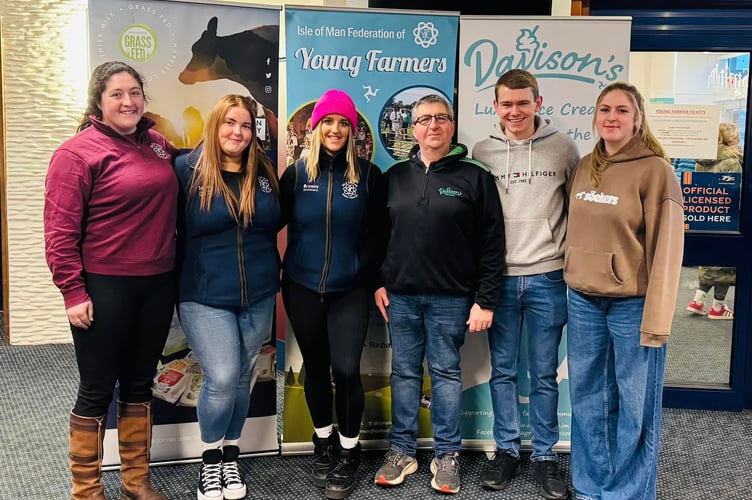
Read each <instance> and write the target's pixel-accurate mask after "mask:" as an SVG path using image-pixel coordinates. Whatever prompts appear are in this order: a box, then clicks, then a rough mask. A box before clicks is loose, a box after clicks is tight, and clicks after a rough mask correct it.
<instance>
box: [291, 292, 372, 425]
mask: <svg viewBox="0 0 752 500" xmlns="http://www.w3.org/2000/svg"><path fill="white" fill-rule="evenodd" d="M370 299H371V294H370V292H369V291H368V289H367V288H366V287H357V288H354V289H352V290H350V291H347V292H341V293H325V294H323V295H321V294H319V293H318V292H314V291H313V290H309V289H307V288H304V287H302V286H300V285H298V284H297V283H294V282H291V281H289V280H285V281H284V282H283V284H282V300H283V301H284V304H285V309H286V310H287V317H288V318H289V319H290V324H291V325H292V328H293V330H294V331H295V339H296V340H297V342H298V345H299V346H300V352H301V354H302V355H303V364H304V365H305V370H306V377H305V382H304V388H305V397H306V402H307V403H308V411H310V413H311V419H312V420H313V426H314V427H317V428H320V427H326V426H327V425H329V424H331V423H332V399H333V398H334V405H335V406H334V408H335V411H336V413H337V423H338V425H339V432H340V433H342V435H343V436H345V437H356V436H357V435H358V433H359V432H360V421H361V419H362V418H363V405H364V401H365V397H364V395H363V384H362V382H361V380H360V357H361V354H362V353H363V344H364V342H365V340H366V333H367V331H368V319H369V307H370V304H371V300H370ZM332 376H333V377H334V385H335V387H336V391H334V393H335V394H334V396H333V395H332Z"/></svg>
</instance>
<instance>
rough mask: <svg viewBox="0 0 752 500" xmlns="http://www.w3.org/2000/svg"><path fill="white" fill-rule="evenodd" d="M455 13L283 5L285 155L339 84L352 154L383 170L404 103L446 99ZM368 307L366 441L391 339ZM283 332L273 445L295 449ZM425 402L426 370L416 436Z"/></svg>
mask: <svg viewBox="0 0 752 500" xmlns="http://www.w3.org/2000/svg"><path fill="white" fill-rule="evenodd" d="M458 19H459V18H458V16H457V14H445V15H442V14H439V13H435V12H433V13H420V12H410V13H403V12H398V11H384V10H381V11H376V10H372V9H369V10H368V11H353V10H344V9H339V10H320V9H314V8H310V9H309V8H302V7H301V8H297V7H296V8H286V9H285V33H286V39H285V43H286V61H287V110H288V115H289V116H288V121H287V134H288V135H287V138H288V139H287V162H288V164H292V163H293V162H295V160H297V159H299V158H304V157H305V156H306V155H308V154H309V145H310V137H311V136H310V134H311V126H310V125H311V124H310V118H311V112H312V111H313V105H314V104H315V102H316V99H318V98H319V97H320V96H321V94H323V93H324V92H325V91H326V90H328V89H330V88H336V89H341V90H344V91H346V92H347V93H348V94H349V95H350V96H351V97H352V99H353V101H354V102H355V106H356V108H357V111H358V114H359V119H358V123H357V124H353V131H354V133H355V134H356V136H355V139H356V144H357V147H358V154H359V156H361V157H363V158H367V159H369V160H371V161H372V162H373V163H375V164H376V165H378V166H379V167H380V168H381V169H382V170H385V169H386V168H388V167H389V166H390V165H391V164H392V163H394V162H395V161H397V160H398V159H402V158H405V157H407V154H408V152H409V151H410V148H411V147H412V145H413V140H412V124H411V120H410V109H411V107H412V105H413V103H414V102H415V101H416V100H417V99H419V98H420V97H422V96H424V95H426V94H436V93H438V94H442V95H444V96H445V97H446V98H447V99H448V100H449V101H450V102H452V101H453V100H454V99H453V96H454V87H455V77H454V75H455V54H456V51H457V27H458ZM373 311H374V312H373V313H372V315H371V321H370V327H369V332H368V337H367V339H366V343H365V347H364V350H363V357H362V361H361V372H362V374H363V375H362V378H363V385H364V387H365V391H366V402H365V414H364V416H363V425H362V428H361V432H360V436H361V438H362V439H363V440H364V441H365V443H364V445H365V446H369V443H368V441H371V443H370V445H371V446H379V445H381V444H382V442H381V441H380V440H383V439H384V438H385V437H386V433H387V431H388V430H389V425H390V401H391V393H390V390H389V373H390V367H391V357H390V352H391V351H390V347H391V346H390V344H389V334H388V332H387V329H386V327H385V325H384V322H383V320H382V319H381V317H380V315H379V314H378V312H376V311H375V308H373ZM286 338H287V345H286V348H285V355H286V358H285V371H286V373H285V406H284V424H283V425H284V428H283V443H282V451H283V453H294V452H304V451H309V450H310V449H311V448H312V444H311V435H312V433H313V426H312V424H311V419H310V414H309V412H308V408H307V406H306V401H305V397H304V394H303V384H304V381H305V367H304V366H303V360H302V357H301V355H300V351H299V349H298V347H297V343H296V341H295V336H294V332H292V330H291V329H290V327H289V323H288V329H287V337H286ZM429 406H430V388H429V386H428V382H427V378H426V381H425V383H424V398H423V401H422V405H421V410H420V416H419V421H420V431H419V437H421V438H429V437H430V435H431V429H430V423H429V415H428V407H429ZM374 441H377V442H376V443H374ZM428 443H429V444H430V440H428Z"/></svg>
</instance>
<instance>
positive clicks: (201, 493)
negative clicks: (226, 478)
mask: <svg viewBox="0 0 752 500" xmlns="http://www.w3.org/2000/svg"><path fill="white" fill-rule="evenodd" d="M201 462H202V463H201V471H200V472H199V473H198V488H197V489H196V498H197V499H198V500H222V497H223V493H222V450H220V449H216V450H206V451H205V452H204V453H203V454H202V455H201Z"/></svg>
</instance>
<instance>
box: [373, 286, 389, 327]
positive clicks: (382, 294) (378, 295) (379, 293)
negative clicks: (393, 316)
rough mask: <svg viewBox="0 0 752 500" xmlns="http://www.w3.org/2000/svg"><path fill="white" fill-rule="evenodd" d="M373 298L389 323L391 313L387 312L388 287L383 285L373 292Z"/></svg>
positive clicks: (382, 315)
mask: <svg viewBox="0 0 752 500" xmlns="http://www.w3.org/2000/svg"><path fill="white" fill-rule="evenodd" d="M373 300H374V301H375V302H376V307H378V309H379V312H380V313H381V317H382V318H384V321H385V322H387V323H389V315H388V314H387V312H386V308H387V307H389V296H388V295H387V293H386V288H384V287H383V286H382V287H381V288H379V289H378V290H376V291H375V292H374V293H373Z"/></svg>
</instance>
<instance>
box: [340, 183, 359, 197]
mask: <svg viewBox="0 0 752 500" xmlns="http://www.w3.org/2000/svg"><path fill="white" fill-rule="evenodd" d="M342 196H344V197H345V198H347V199H348V200H354V199H355V198H357V197H358V185H357V184H355V183H353V182H343V183H342Z"/></svg>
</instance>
